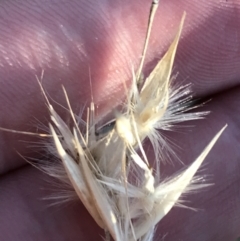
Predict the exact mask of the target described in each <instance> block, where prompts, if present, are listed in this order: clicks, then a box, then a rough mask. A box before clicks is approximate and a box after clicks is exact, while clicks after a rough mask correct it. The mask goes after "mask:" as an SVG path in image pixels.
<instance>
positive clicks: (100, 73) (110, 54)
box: [0, 0, 240, 173]
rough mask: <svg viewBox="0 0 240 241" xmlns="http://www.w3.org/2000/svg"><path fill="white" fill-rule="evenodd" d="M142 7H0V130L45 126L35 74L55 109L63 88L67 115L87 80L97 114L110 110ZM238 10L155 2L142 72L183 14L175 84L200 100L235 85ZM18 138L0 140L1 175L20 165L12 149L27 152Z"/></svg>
mask: <svg viewBox="0 0 240 241" xmlns="http://www.w3.org/2000/svg"><path fill="white" fill-rule="evenodd" d="M56 3H57V4H56ZM149 4H150V2H148V1H145V2H143V3H141V4H139V3H138V2H136V1H115V2H114V4H110V2H106V3H103V2H98V3H96V2H95V1H92V2H91V1H87V2H86V1H72V2H71V3H67V7H66V3H65V1H61V0H58V1H57V2H54V3H53V2H52V1H50V0H48V1H42V2H41V1H31V2H30V3H29V2H26V1H23V0H22V4H17V5H16V4H14V2H13V1H12V2H2V3H1V4H0V6H1V9H3V10H2V12H1V13H0V14H1V21H2V22H1V25H0V26H1V28H2V29H1V30H2V31H1V32H2V35H1V38H0V46H1V49H2V54H1V56H0V64H1V66H2V67H1V68H0V77H1V81H2V82H1V89H2V91H1V93H0V102H1V103H2V105H1V107H0V108H1V109H0V111H1V113H4V114H2V116H1V120H0V126H2V127H6V128H11V129H17V130H23V131H27V130H29V131H33V130H34V129H33V128H30V126H32V120H34V118H36V119H38V120H39V121H40V122H45V123H47V121H46V120H45V118H46V116H47V109H46V108H45V105H44V103H43V101H42V98H41V94H40V91H39V87H38V85H37V83H36V80H35V74H37V75H38V76H40V73H41V71H42V70H45V74H44V80H43V83H44V86H45V88H46V89H47V92H48V93H49V95H50V96H52V97H53V98H54V99H55V100H56V101H57V102H59V103H60V104H64V103H65V102H64V98H63V95H62V90H61V87H60V85H61V84H64V86H65V87H66V89H67V92H68V94H69V98H70V102H71V103H72V105H73V109H74V110H77V111H78V110H79V109H80V108H81V107H82V106H83V105H84V104H86V102H87V100H88V99H89V98H90V96H91V94H90V93H91V91H90V90H91V88H90V86H91V84H90V78H91V83H92V93H93V96H94V101H95V102H96V103H97V105H98V106H99V108H98V114H99V115H100V116H102V115H104V114H105V113H107V112H110V111H111V110H112V108H113V106H115V105H116V104H117V103H119V100H121V99H122V98H123V93H124V88H123V83H124V82H125V81H129V80H130V79H131V67H132V65H134V66H135V67H136V66H137V64H138V63H139V60H140V55H141V50H142V47H143V42H144V36H145V32H146V24H147V18H148V9H149ZM20 6H21V8H20ZM216 7H218V8H217V9H218V11H216ZM239 8H240V7H239V3H238V1H231V2H228V3H224V4H222V5H219V3H218V2H217V1H213V0H212V1H204V2H202V4H201V5H200V4H197V2H196V3H195V5H194V4H192V1H180V2H179V1H178V3H177V4H174V5H173V3H170V2H168V1H162V2H161V4H160V8H159V11H158V13H157V16H156V20H155V23H154V27H153V34H152V36H151V40H150V46H149V51H148V55H147V59H146V66H145V70H144V72H145V73H146V74H147V73H148V72H149V71H150V70H151V68H152V67H153V66H154V64H155V63H156V62H157V60H159V59H160V57H161V56H162V55H163V52H164V51H165V50H166V49H167V47H168V45H169V43H170V42H171V41H172V39H173V36H174V34H175V33H176V29H177V26H178V23H179V20H180V18H181V15H182V12H183V11H187V13H188V18H187V20H186V23H185V26H184V32H183V36H182V40H181V43H180V45H179V52H178V54H177V59H176V65H175V66H176V68H175V72H178V71H179V72H180V73H181V75H180V76H179V80H180V81H183V80H185V79H187V80H189V81H190V82H193V83H194V86H195V87H194V91H195V95H199V96H200V95H207V94H210V93H213V92H217V91H220V90H223V89H224V88H229V87H231V86H235V85H237V84H238V78H237V77H238V76H239V71H240V70H239V68H238V65H239V60H240V59H239V58H240V57H239V56H240V54H239V49H240V48H239V41H236V36H238V33H239V28H238V26H239V25H240V23H239V14H238V13H239ZM170 9H171V11H170ZM196 16H198V17H197V18H196ZM219 23H221V26H222V28H219V27H218V26H219V25H218V24H219ZM205 36H206V39H205ZM229 36H230V37H229ZM216 43H217V44H216ZM226 43H227V44H226ZM19 139H21V138H20V137H19V136H15V135H12V134H4V136H2V135H1V140H0V148H1V150H3V152H2V157H3V160H6V162H3V163H1V167H0V169H1V173H3V172H6V171H8V170H11V169H13V168H16V167H17V166H21V165H22V164H23V161H21V162H16V161H15V160H17V159H18V158H16V154H15V152H14V151H13V149H17V150H18V151H19V152H21V153H22V154H23V155H24V154H26V153H27V152H29V151H28V150H26V147H25V146H26V145H25V144H23V143H21V142H19ZM13 160H14V161H13Z"/></svg>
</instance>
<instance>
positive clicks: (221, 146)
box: [0, 89, 240, 241]
mask: <svg viewBox="0 0 240 241" xmlns="http://www.w3.org/2000/svg"><path fill="white" fill-rule="evenodd" d="M238 93H239V89H236V90H232V92H231V93H228V94H225V95H223V94H222V95H219V96H216V97H215V98H214V99H213V101H212V102H210V103H209V104H208V107H207V108H208V109H210V110H212V114H211V115H210V116H209V118H208V119H207V120H205V121H197V122H193V123H192V125H194V127H193V126H192V127H191V132H190V131H189V132H187V134H183V133H177V134H176V133H175V134H174V135H172V136H169V138H174V142H175V143H177V144H178V143H181V144H183V145H182V147H183V149H182V151H181V150H179V151H178V155H179V159H180V160H182V161H183V163H184V164H186V165H188V164H189V163H192V162H193V160H194V159H195V158H196V157H197V156H198V155H199V154H200V152H201V150H202V149H203V148H204V147H205V146H206V145H207V143H208V142H209V141H210V139H211V138H212V136H213V135H214V134H215V133H216V132H217V131H218V130H219V129H220V128H221V127H222V125H224V124H225V123H226V122H227V123H228V124H229V126H228V128H227V129H226V130H225V132H224V134H223V135H222V136H221V137H220V139H219V141H218V142H217V144H216V146H215V147H214V148H213V150H212V151H211V153H210V155H209V156H208V157H207V159H206V160H205V165H204V167H203V168H202V170H201V171H200V172H199V174H200V175H204V176H206V179H207V182H206V183H214V185H213V186H211V187H208V188H207V189H205V190H204V191H199V192H198V193H193V194H189V195H188V196H186V197H184V200H188V201H190V202H187V203H185V204H186V205H187V206H190V207H193V208H197V209H198V211H197V212H194V211H192V210H187V209H180V208H174V209H173V210H172V211H171V212H170V214H168V215H167V216H166V217H165V218H164V219H163V220H162V221H161V222H160V224H159V229H158V230H157V232H156V240H160V238H162V237H164V236H165V235H166V237H165V239H164V240H166V241H168V240H186V241H188V240H189V241H192V240H197V241H198V240H199V241H212V240H218V241H226V240H234V238H236V237H238V236H239V235H240V233H239V225H240V218H239V217H240V206H239V205H240V203H239V198H240V191H239V184H240V177H239V171H240V164H239V155H240V153H239V141H238V140H239V134H238V133H240V131H239V125H238V123H239V121H240V120H239V118H240V117H239V115H238V112H239V111H240V110H239V105H238V103H239V98H240V97H239V95H238ZM226 107H227V108H226ZM189 128H190V127H189ZM147 154H149V156H148V158H149V159H151V153H149V152H148V153H147ZM152 156H153V155H152ZM172 163H174V165H173V164H171V163H169V162H168V163H167V164H166V165H164V166H163V168H162V169H161V170H163V175H164V176H169V175H170V174H172V173H174V172H176V171H177V170H179V169H180V168H182V167H183V166H182V164H180V162H177V161H176V160H175V161H174V160H172ZM0 186H1V187H2V190H3V191H2V192H1V193H0V210H2V213H1V215H0V221H1V223H2V224H3V225H1V227H0V231H1V233H2V234H4V237H6V238H5V239H4V240H6V241H11V240H16V237H18V240H20V241H21V240H24V241H25V240H33V237H35V239H34V240H36V236H37V240H44V241H45V240H61V239H62V240H73V241H74V240H79V239H80V240H81V239H83V240H97V239H98V238H99V234H101V233H99V232H100V231H99V229H97V227H96V225H95V224H94V222H93V221H92V220H91V218H90V217H89V215H88V214H87V213H86V211H85V210H84V209H83V207H82V205H81V204H79V206H78V205H76V206H75V205H73V206H72V205H70V204H69V205H63V206H61V205H60V206H55V207H52V208H50V207H49V208H46V209H45V207H46V206H47V204H46V202H44V201H43V200H41V198H45V197H46V196H47V195H48V194H49V193H50V191H51V190H52V189H53V188H54V186H51V185H49V183H48V184H47V183H46V176H45V175H44V174H42V173H40V172H38V171H36V170H35V169H34V168H33V167H29V168H27V167H23V168H21V169H19V170H17V171H15V172H12V173H11V174H9V175H5V176H3V177H2V178H1V180H0ZM49 190H50V191H49ZM57 192H58V190H55V193H56V195H57ZM36 232H37V235H36ZM19 237H20V238H21V239H20V238H19Z"/></svg>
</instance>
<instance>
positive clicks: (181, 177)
mask: <svg viewBox="0 0 240 241" xmlns="http://www.w3.org/2000/svg"><path fill="white" fill-rule="evenodd" d="M157 4H158V1H156V0H155V1H153V5H152V8H151V11H152V12H154V13H155V11H156V6H157ZM152 18H153V17H152V15H151V16H150V18H149V21H150V24H149V26H151V21H152ZM184 19H185V13H184V15H183V17H182V20H181V23H180V26H179V28H178V31H177V34H176V37H175V38H174V40H173V42H172V44H171V45H170V47H169V49H168V51H167V52H166V53H165V55H164V56H163V58H162V59H161V60H160V61H159V63H158V64H157V65H156V67H155V68H154V70H153V71H152V72H151V73H150V75H149V76H148V77H147V78H146V79H145V82H144V83H143V84H140V81H139V76H140V75H141V69H142V64H143V60H144V59H142V61H141V64H140V68H139V71H138V72H137V74H136V75H135V74H133V81H132V85H131V87H130V89H129V91H127V104H126V107H125V108H124V111H122V112H120V113H119V112H118V113H117V114H116V118H115V120H114V121H113V122H112V123H111V124H110V125H109V126H110V128H109V129H107V131H106V129H105V128H104V126H102V127H100V128H99V133H98V135H97V134H96V126H97V125H98V124H99V123H98V120H96V119H95V113H94V103H93V102H91V104H90V107H89V108H88V109H87V118H86V121H85V120H81V119H80V118H78V117H76V115H75V114H74V113H73V111H72V108H71V105H70V103H69V100H68V97H67V93H66V91H65V89H64V88H63V91H64V94H65V97H66V100H67V105H68V110H69V112H70V114H71V118H72V121H73V127H69V125H67V124H66V123H65V122H64V121H63V119H62V118H61V117H60V116H59V115H58V113H57V112H56V111H55V110H54V108H53V106H52V105H51V104H50V102H49V100H48V98H47V95H46V94H45V92H44V89H43V87H42V84H41V83H40V81H39V80H38V82H39V85H40V88H41V90H42V93H43V95H44V97H45V100H46V102H47V106H48V109H49V113H50V116H51V123H50V124H49V129H50V134H40V136H42V137H46V136H47V137H48V138H52V142H51V143H50V144H49V147H48V151H49V152H50V153H51V154H52V155H53V156H54V157H55V159H56V158H58V159H60V160H61V162H60V163H56V165H55V164H54V163H53V164H50V165H47V164H46V165H44V166H43V167H42V168H41V167H40V169H41V170H43V171H44V172H47V173H48V174H49V175H50V176H52V177H55V178H57V179H59V180H60V181H61V182H62V183H63V184H67V185H68V186H71V187H72V189H74V191H75V193H76V196H77V197H78V198H79V199H80V200H81V202H82V203H83V205H84V206H85V207H86V209H87V210H88V212H89V213H90V215H91V216H92V217H93V219H94V220H95V221H96V223H97V224H98V225H99V226H100V227H101V228H102V229H104V230H105V232H106V234H107V235H106V240H109V234H110V235H111V236H112V238H113V239H114V240H115V241H152V240H153V238H154V232H155V226H156V225H157V224H158V222H159V221H160V220H161V219H162V218H163V217H164V216H165V215H167V213H168V212H169V211H170V210H171V208H172V207H173V206H174V205H177V204H179V206H181V200H180V197H181V195H182V194H184V193H187V192H191V191H193V190H197V189H199V188H202V187H205V186H206V185H207V184H202V183H201V182H200V181H198V180H199V178H195V179H194V175H195V173H196V172H197V170H198V169H199V167H200V165H201V164H202V162H203V161H204V159H205V157H206V156H207V154H208V153H209V151H210V150H211V148H212V147H213V145H214V144H215V143H216V141H217V139H218V138H219V137H220V135H221V134H222V132H223V131H224V129H225V128H226V126H224V127H223V128H222V129H221V130H220V131H219V132H218V133H217V134H216V135H215V137H214V138H213V139H212V140H211V142H210V143H209V144H208V145H207V147H206V148H205V149H204V150H203V152H202V153H201V154H200V155H199V157H198V158H197V159H196V160H195V161H194V162H193V163H192V164H191V165H190V166H189V167H188V168H186V169H185V170H184V171H181V172H180V173H179V172H178V173H176V174H175V175H174V176H171V177H169V178H168V179H166V180H162V179H161V180H160V174H161V170H160V159H161V158H162V157H161V146H163V145H165V141H164V139H163V138H162V136H161V135H160V133H159V132H158V131H159V130H171V128H172V126H173V125H175V124H177V123H180V122H183V121H188V120H195V119H199V118H203V116H204V115H206V114H207V112H196V113H190V112H187V113H186V111H189V110H191V109H192V108H193V107H192V106H190V105H189V103H191V98H190V97H189V93H190V92H189V86H184V87H179V88H177V89H176V88H175V89H174V88H172V85H171V83H170V82H171V78H172V77H171V74H172V68H173V62H174V58H175V54H176V50H177V45H178V42H179V39H180V36H181V31H182V28H183V23H184ZM149 34H150V31H148V34H147V40H146V45H145V47H144V51H143V52H144V53H145V52H146V46H147V42H148V37H149ZM80 122H81V124H82V125H83V128H81V130H80V127H79V123H80ZM0 129H1V130H4V131H9V130H7V129H4V128H0ZM12 132H17V131H12ZM18 133H19V132H18ZM23 134H29V135H34V133H23ZM146 138H148V139H149V140H150V141H151V143H152V146H153V149H154V152H155V159H156V165H155V166H154V170H153V168H152V167H151V165H150V163H151V164H152V163H153V162H154V161H155V160H148V158H147V155H146V153H145V148H144V146H143V145H142V143H143V141H144V140H145V139H146ZM55 159H54V160H55ZM200 179H201V178H200ZM71 195H72V194H71ZM55 198H57V196H56V197H55ZM64 198H66V199H71V197H69V198H68V197H67V194H65V195H64Z"/></svg>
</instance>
